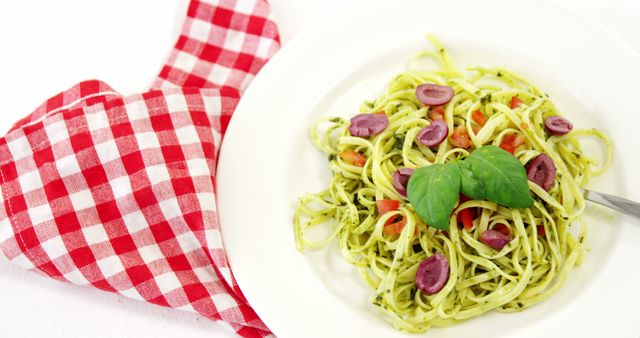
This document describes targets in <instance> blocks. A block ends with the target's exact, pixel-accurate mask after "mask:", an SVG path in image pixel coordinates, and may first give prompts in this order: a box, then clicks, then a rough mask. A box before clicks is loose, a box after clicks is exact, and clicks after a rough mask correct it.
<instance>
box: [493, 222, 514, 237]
mask: <svg viewBox="0 0 640 338" xmlns="http://www.w3.org/2000/svg"><path fill="white" fill-rule="evenodd" d="M493 230H495V231H498V232H501V233H502V234H503V235H505V236H511V230H509V227H508V226H506V224H502V223H498V224H496V225H494V226H493Z"/></svg>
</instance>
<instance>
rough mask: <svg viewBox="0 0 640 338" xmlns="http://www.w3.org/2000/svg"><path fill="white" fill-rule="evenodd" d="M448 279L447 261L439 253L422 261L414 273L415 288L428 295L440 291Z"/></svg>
mask: <svg viewBox="0 0 640 338" xmlns="http://www.w3.org/2000/svg"><path fill="white" fill-rule="evenodd" d="M448 279H449V261H447V257H445V256H444V255H443V254H441V253H439V254H435V255H433V256H429V257H427V259H425V260H423V261H422V263H420V266H418V271H417V272H416V286H417V287H418V289H420V290H421V291H422V292H424V293H426V294H428V295H432V294H434V293H436V292H438V291H440V290H442V288H443V287H444V285H445V284H446V283H447V280H448Z"/></svg>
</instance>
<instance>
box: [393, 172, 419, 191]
mask: <svg viewBox="0 0 640 338" xmlns="http://www.w3.org/2000/svg"><path fill="white" fill-rule="evenodd" d="M413 171H414V170H413V169H411V168H402V169H398V170H396V171H395V172H394V173H393V174H392V175H391V180H392V181H393V187H394V188H396V191H398V193H399V194H400V195H402V196H405V197H406V196H407V184H408V183H409V178H410V177H411V174H413Z"/></svg>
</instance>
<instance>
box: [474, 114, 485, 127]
mask: <svg viewBox="0 0 640 338" xmlns="http://www.w3.org/2000/svg"><path fill="white" fill-rule="evenodd" d="M471 119H472V120H473V122H475V123H477V124H478V125H479V126H480V127H483V126H484V124H485V123H487V118H486V117H485V116H484V114H483V113H482V112H481V111H479V110H474V111H473V113H471Z"/></svg>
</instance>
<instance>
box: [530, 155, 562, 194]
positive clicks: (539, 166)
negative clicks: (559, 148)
mask: <svg viewBox="0 0 640 338" xmlns="http://www.w3.org/2000/svg"><path fill="white" fill-rule="evenodd" d="M527 178H529V181H531V182H533V183H535V184H537V185H539V186H540V187H541V188H542V189H544V190H545V191H549V188H551V186H552V185H553V181H554V180H555V179H556V166H555V165H554V164H553V160H551V158H549V156H547V155H545V154H540V155H538V156H536V157H535V158H534V159H533V160H531V162H529V164H527Z"/></svg>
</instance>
